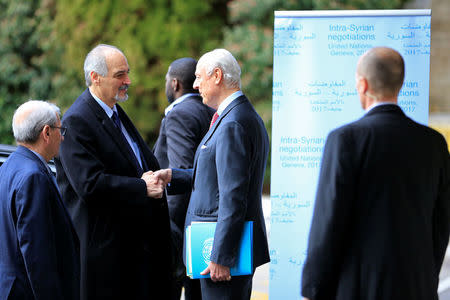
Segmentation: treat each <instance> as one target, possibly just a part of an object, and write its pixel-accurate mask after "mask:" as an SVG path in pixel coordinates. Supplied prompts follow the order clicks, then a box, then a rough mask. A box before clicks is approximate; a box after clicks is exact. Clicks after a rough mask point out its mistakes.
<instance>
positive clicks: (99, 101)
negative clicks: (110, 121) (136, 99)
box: [89, 89, 117, 118]
mask: <svg viewBox="0 0 450 300" xmlns="http://www.w3.org/2000/svg"><path fill="white" fill-rule="evenodd" d="M89 93H91V95H92V98H94V99H95V101H97V103H98V104H99V105H100V106H101V108H103V110H104V111H105V113H106V114H107V115H108V117H109V118H111V117H112V115H113V113H114V112H117V107H116V105H114V106H113V108H112V109H111V107H109V106H108V105H106V103H105V102H103V101H102V100H101V99H100V98H99V97H97V95H95V94H94V92H92V91H91V89H89Z"/></svg>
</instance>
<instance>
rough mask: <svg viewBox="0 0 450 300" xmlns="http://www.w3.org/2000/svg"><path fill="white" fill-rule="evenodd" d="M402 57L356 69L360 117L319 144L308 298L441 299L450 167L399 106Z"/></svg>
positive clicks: (436, 138) (440, 143)
mask: <svg viewBox="0 0 450 300" xmlns="http://www.w3.org/2000/svg"><path fill="white" fill-rule="evenodd" d="M403 78H404V62H403V58H402V57H401V55H400V54H399V53H398V52H397V51H395V50H393V49H390V48H373V49H371V50H369V51H368V52H367V53H366V54H364V55H363V56H362V57H361V58H360V60H359V62H358V66H357V71H356V80H357V85H356V88H357V91H358V94H359V97H360V100H361V105H362V107H363V109H365V110H366V114H365V115H364V116H363V117H362V118H361V119H360V120H358V121H356V122H353V123H350V124H348V125H346V126H343V127H341V128H338V129H336V130H334V131H332V132H331V133H330V134H329V136H328V138H327V142H326V144H325V149H324V154H323V159H322V165H321V171H320V177H319V185H318V190H317V197H316V202H315V208H314V215H313V220H312V225H311V232H310V236H309V242H308V252H307V259H306V262H305V265H304V269H303V277H302V294H303V296H304V297H305V299H311V300H319V299H330V300H331V299H336V300H359V299H364V300H378V299H383V300H390V299H408V300H423V299H432V300H433V299H434V300H437V299H438V295H437V287H438V281H439V271H440V268H441V265H442V262H443V259H444V255H445V250H446V247H447V244H448V240H449V232H450V222H449V220H450V177H449V176H450V174H449V172H450V160H449V153H448V148H447V144H446V142H445V139H444V138H443V136H442V135H441V134H439V133H438V132H436V131H435V130H433V129H431V128H429V127H427V126H424V125H421V124H418V123H416V122H414V121H413V120H411V119H410V118H408V117H407V116H406V115H405V114H404V113H403V111H402V110H401V108H400V107H399V106H398V105H397V95H398V93H399V91H400V89H401V87H402V84H403Z"/></svg>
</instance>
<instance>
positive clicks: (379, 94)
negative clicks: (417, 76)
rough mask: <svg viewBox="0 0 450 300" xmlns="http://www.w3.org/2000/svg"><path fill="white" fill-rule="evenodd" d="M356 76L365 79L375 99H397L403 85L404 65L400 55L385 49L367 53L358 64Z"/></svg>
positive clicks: (372, 50) (377, 48) (381, 48)
mask: <svg viewBox="0 0 450 300" xmlns="http://www.w3.org/2000/svg"><path fill="white" fill-rule="evenodd" d="M356 73H357V75H359V76H361V77H363V78H365V79H366V80H367V83H368V85H369V90H370V91H371V94H373V96H374V97H375V98H376V99H377V100H382V99H392V98H397V95H398V93H399V92H400V89H401V88H402V85H403V78H404V76H405V64H404V61H403V58H402V56H401V55H400V53H398V52H397V51H395V50H394V49H391V48H387V47H376V48H372V49H370V50H369V51H367V52H366V53H365V54H364V55H363V56H362V57H361V58H360V59H359V62H358V67H357V70H356Z"/></svg>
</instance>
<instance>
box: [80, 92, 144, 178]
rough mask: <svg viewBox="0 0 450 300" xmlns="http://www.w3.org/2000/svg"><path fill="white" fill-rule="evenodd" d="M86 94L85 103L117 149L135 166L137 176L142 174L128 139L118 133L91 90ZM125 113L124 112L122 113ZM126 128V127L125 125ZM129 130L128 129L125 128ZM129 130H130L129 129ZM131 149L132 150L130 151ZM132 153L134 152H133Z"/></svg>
mask: <svg viewBox="0 0 450 300" xmlns="http://www.w3.org/2000/svg"><path fill="white" fill-rule="evenodd" d="M85 92H87V93H89V95H87V97H85V101H86V103H87V105H88V106H89V107H90V108H91V110H92V111H93V112H94V113H95V115H96V116H97V119H98V120H99V122H100V123H101V124H102V126H103V128H104V129H105V130H106V132H107V133H108V134H109V135H110V137H111V139H112V140H113V141H114V142H115V143H116V144H117V147H118V148H119V151H120V152H122V154H123V155H124V156H125V158H126V159H127V160H128V161H129V162H130V163H131V164H132V165H134V166H135V169H136V170H137V174H138V175H139V174H142V168H141V166H140V165H139V162H138V161H137V159H136V156H135V155H134V152H132V153H130V150H131V148H130V145H129V144H128V142H127V141H126V139H125V138H124V137H123V136H122V134H120V133H119V132H118V129H117V127H116V126H115V125H114V123H113V121H112V120H111V119H110V118H108V115H107V114H106V113H105V111H104V110H103V109H102V108H101V107H100V105H98V103H97V102H96V101H95V99H94V98H93V97H92V95H91V94H90V92H89V90H86V91H85ZM122 113H123V111H122ZM124 126H125V125H124ZM125 128H127V127H125ZM127 130H128V129H127ZM128 148H130V149H128ZM131 151H132V150H131Z"/></svg>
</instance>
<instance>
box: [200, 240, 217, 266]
mask: <svg viewBox="0 0 450 300" xmlns="http://www.w3.org/2000/svg"><path fill="white" fill-rule="evenodd" d="M213 243H214V238H209V239H206V240H205V241H204V242H203V247H202V256H203V260H204V261H205V264H207V265H209V263H210V262H211V251H212V246H213Z"/></svg>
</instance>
